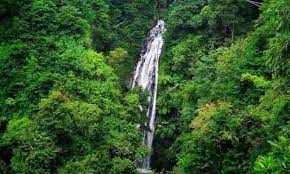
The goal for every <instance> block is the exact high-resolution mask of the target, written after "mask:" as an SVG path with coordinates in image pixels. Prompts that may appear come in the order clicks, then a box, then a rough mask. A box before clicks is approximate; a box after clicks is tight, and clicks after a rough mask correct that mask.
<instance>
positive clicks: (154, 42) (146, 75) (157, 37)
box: [132, 20, 165, 173]
mask: <svg viewBox="0 0 290 174" xmlns="http://www.w3.org/2000/svg"><path fill="white" fill-rule="evenodd" d="M164 31H165V23H164V21H163V20H158V23H157V25H156V26H155V27H154V28H152V29H151V31H150V33H149V35H148V37H147V38H146V44H145V46H144V47H143V50H142V52H141V58H140V60H139V62H138V64H137V67H136V71H135V75H134V80H133V85H132V87H135V86H140V87H142V89H143V90H148V91H149V97H148V101H149V107H148V108H146V109H147V117H148V123H147V126H148V125H149V129H150V130H149V131H145V132H144V137H143V143H144V144H145V145H147V146H148V148H149V149H150V151H151V149H152V142H153V135H154V130H155V113H156V97H157V82H158V65H159V57H160V54H161V49H162V46H163V39H162V34H163V33H164ZM140 108H141V109H142V106H141V107H140ZM137 168H138V171H139V173H147V172H148V171H149V169H150V155H149V156H147V157H145V158H144V160H143V161H141V162H138V163H137Z"/></svg>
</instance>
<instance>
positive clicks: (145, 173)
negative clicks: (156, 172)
mask: <svg viewBox="0 0 290 174" xmlns="http://www.w3.org/2000/svg"><path fill="white" fill-rule="evenodd" d="M137 172H138V173H139V174H149V173H152V171H151V170H148V169H141V168H137Z"/></svg>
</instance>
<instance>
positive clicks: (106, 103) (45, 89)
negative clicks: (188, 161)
mask: <svg viewBox="0 0 290 174" xmlns="http://www.w3.org/2000/svg"><path fill="white" fill-rule="evenodd" d="M141 7H147V8H146V9H142V8H141ZM153 8H154V5H151V3H150V2H149V1H141V0H140V1H136V2H135V3H129V2H128V3H119V2H115V1H106V0H88V1H74V0H73V1H68V0H61V1H55V0H23V1H11V0H4V1H1V3H0V17H1V25H0V40H1V44H0V73H1V78H0V86H1V92H0V107H1V110H0V173H19V174H20V173H21V174H24V173H27V174H28V173H41V174H42V173H69V174H71V173H126V174H127V173H136V171H135V166H134V161H135V160H136V159H142V157H143V156H144V155H145V154H146V153H147V149H146V148H145V147H143V146H142V145H141V144H140V138H141V136H142V135H141V132H139V131H138V130H137V129H136V126H137V124H139V123H140V122H141V121H140V120H142V116H141V113H140V111H139V110H138V109H136V108H138V106H139V103H140V102H141V99H142V98H141V96H140V95H139V92H138V90H136V91H132V92H130V93H124V92H123V91H122V88H126V86H127V85H128V83H127V81H126V79H128V77H129V75H128V74H129V73H130V72H131V71H133V65H134V63H135V61H136V58H137V55H138V51H139V49H140V48H141V46H142V40H143V38H144V36H145V33H146V32H147V30H148V29H149V28H150V26H151V25H152V24H151V23H152V19H153V10H148V9H153ZM141 9H142V10H141ZM143 10H144V11H143ZM144 13H145V14H146V15H143V14H144ZM113 14H114V15H113ZM124 16H125V17H124ZM141 24H142V26H141ZM121 25H122V26H121ZM96 51H98V52H103V53H97V52H96ZM120 63H121V65H120ZM126 64H127V65H126ZM109 65H111V66H109ZM124 67H126V68H127V70H124V71H122V69H124ZM116 74H118V76H117V75H116ZM118 81H122V84H120V83H118ZM121 87H122V88H121ZM142 101H143V100H142ZM132 111H134V112H132Z"/></svg>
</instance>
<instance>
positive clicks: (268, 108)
mask: <svg viewBox="0 0 290 174" xmlns="http://www.w3.org/2000/svg"><path fill="white" fill-rule="evenodd" d="M289 15H290V1H275V0H266V1H264V2H263V5H262V6H261V7H260V8H259V9H258V7H256V6H254V5H252V4H250V3H248V2H246V1H244V0H239V1H233V0H227V1H219V0H218V1H216V0H208V1H206V0H196V1H190V0H189V1H174V2H173V3H172V4H171V5H170V8H169V9H168V11H167V13H166V14H165V18H166V22H167V28H168V30H167V35H166V36H167V37H166V41H167V44H166V48H165V53H164V56H163V57H162V59H161V60H162V61H161V62H162V65H161V70H162V71H161V75H160V79H159V81H160V84H159V99H158V110H159V112H158V118H159V125H158V129H157V131H156V136H155V154H154V157H155V164H154V167H155V168H157V169H159V170H162V169H166V170H173V173H263V174H264V173H289V172H290V163H289V160H290V155H289V148H290V146H289V143H290V131H289V128H290V127H289V125H290V112H289V111H290V103H289V102H290V96H289V95H290V94H289V86H290V78H289V69H290V62H289V55H290V51H289V42H290V40H289V39H290V31H289V30H290V20H289ZM164 142H166V143H164ZM164 144H166V145H164Z"/></svg>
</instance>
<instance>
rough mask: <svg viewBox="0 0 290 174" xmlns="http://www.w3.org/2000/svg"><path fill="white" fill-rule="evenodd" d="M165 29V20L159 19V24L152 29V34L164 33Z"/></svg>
mask: <svg viewBox="0 0 290 174" xmlns="http://www.w3.org/2000/svg"><path fill="white" fill-rule="evenodd" d="M164 30H165V22H164V21H163V20H158V21H157V25H156V26H155V27H154V28H152V29H151V31H150V35H153V34H162V33H163V32H164Z"/></svg>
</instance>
